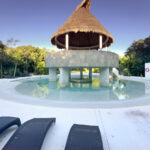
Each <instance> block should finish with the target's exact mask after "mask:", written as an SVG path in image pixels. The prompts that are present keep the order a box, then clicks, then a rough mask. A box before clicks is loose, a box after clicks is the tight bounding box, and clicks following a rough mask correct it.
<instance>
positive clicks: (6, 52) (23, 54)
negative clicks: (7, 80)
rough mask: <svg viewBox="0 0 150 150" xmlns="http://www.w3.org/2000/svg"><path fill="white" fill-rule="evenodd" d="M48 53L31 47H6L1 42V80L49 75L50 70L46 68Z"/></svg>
mask: <svg viewBox="0 0 150 150" xmlns="http://www.w3.org/2000/svg"><path fill="white" fill-rule="evenodd" d="M8 42H9V41H8ZM15 42H17V41H15ZM11 44H12V41H11ZM46 53H48V52H47V51H46V50H45V49H40V48H37V47H33V46H31V45H29V46H19V47H14V44H13V45H11V46H6V45H4V44H3V43H2V42H1V41H0V78H3V77H16V76H28V75H31V74H48V69H46V68H45V56H46Z"/></svg>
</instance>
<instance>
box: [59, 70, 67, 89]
mask: <svg viewBox="0 0 150 150" xmlns="http://www.w3.org/2000/svg"><path fill="white" fill-rule="evenodd" d="M68 85H69V68H61V69H60V87H62V88H64V87H66V86H68Z"/></svg>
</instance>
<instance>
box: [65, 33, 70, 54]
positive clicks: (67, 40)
mask: <svg viewBox="0 0 150 150" xmlns="http://www.w3.org/2000/svg"><path fill="white" fill-rule="evenodd" d="M65 40H66V41H65V43H66V50H67V51H68V49H69V34H66V38H65Z"/></svg>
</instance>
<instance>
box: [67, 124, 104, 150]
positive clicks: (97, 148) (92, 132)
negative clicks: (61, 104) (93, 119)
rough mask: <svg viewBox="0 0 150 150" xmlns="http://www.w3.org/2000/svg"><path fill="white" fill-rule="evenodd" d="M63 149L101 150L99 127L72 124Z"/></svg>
mask: <svg viewBox="0 0 150 150" xmlns="http://www.w3.org/2000/svg"><path fill="white" fill-rule="evenodd" d="M65 150H103V144H102V139H101V134H100V130H99V127H98V126H87V125H76V124H75V125H73V126H72V128H71V130H70V133H69V136H68V140H67V143H66V147H65Z"/></svg>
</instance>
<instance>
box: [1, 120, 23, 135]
mask: <svg viewBox="0 0 150 150" xmlns="http://www.w3.org/2000/svg"><path fill="white" fill-rule="evenodd" d="M14 125H17V126H20V125H21V122H20V119H19V118H15V117H0V134H1V133H2V132H4V131H5V130H6V129H8V128H10V127H11V126H14Z"/></svg>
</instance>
